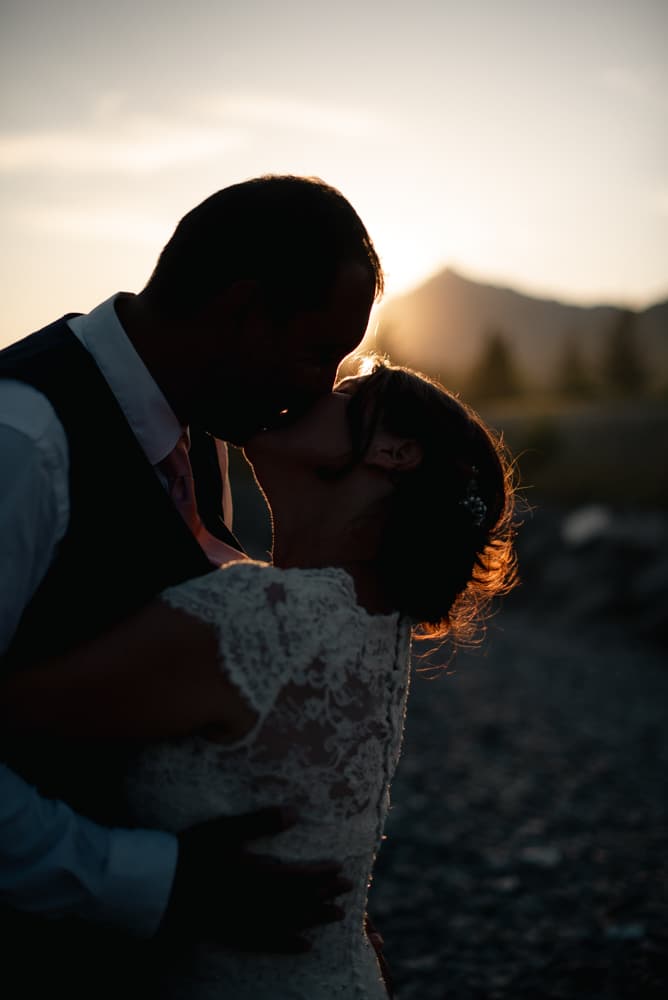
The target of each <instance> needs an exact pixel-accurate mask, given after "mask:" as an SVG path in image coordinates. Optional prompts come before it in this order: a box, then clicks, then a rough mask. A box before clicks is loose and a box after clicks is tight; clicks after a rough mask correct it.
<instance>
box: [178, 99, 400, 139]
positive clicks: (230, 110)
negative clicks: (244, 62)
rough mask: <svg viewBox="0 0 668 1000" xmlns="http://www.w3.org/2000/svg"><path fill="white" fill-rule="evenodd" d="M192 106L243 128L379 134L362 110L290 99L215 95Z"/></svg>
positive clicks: (357, 135) (374, 120) (336, 134)
mask: <svg viewBox="0 0 668 1000" xmlns="http://www.w3.org/2000/svg"><path fill="white" fill-rule="evenodd" d="M192 107H193V110H194V111H197V112H199V113H200V114H203V115H204V116H206V117H212V118H214V119H217V120H222V121H224V122H230V123H231V122H234V123H236V124H239V125H243V126H246V127H252V126H254V125H255V126H257V125H260V126H263V127H267V126H271V127H275V128H283V129H292V130H294V131H301V132H316V133H321V134H326V135H330V136H334V137H337V138H342V139H344V138H345V139H356V138H362V137H365V136H369V135H375V134H378V133H379V132H380V131H382V123H381V121H380V120H379V118H378V117H377V116H376V115H373V114H371V113H370V112H367V111H364V110H362V109H358V108H351V107H342V106H338V105H332V104H320V103H317V102H315V101H304V100H302V99H298V98H291V97H275V96H270V95H263V94H255V95H250V94H229V95H225V94H219V95H211V96H208V97H205V98H203V99H201V100H198V101H196V102H194V103H193V105H192Z"/></svg>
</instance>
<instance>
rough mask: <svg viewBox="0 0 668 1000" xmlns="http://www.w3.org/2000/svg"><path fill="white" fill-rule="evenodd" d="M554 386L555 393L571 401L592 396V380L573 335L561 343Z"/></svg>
mask: <svg viewBox="0 0 668 1000" xmlns="http://www.w3.org/2000/svg"><path fill="white" fill-rule="evenodd" d="M555 384H556V389H557V392H560V393H561V394H562V395H564V396H569V397H571V398H572V399H583V398H585V397H587V396H591V394H592V390H593V384H592V379H591V376H590V375H589V373H588V371H587V368H586V366H585V363H584V361H583V359H582V352H581V351H580V348H579V347H578V345H577V342H576V339H575V337H574V336H573V335H571V336H569V337H567V338H566V339H565V340H564V341H563V344H562V351H561V357H560V359H559V362H558V365H557V373H556V380H555Z"/></svg>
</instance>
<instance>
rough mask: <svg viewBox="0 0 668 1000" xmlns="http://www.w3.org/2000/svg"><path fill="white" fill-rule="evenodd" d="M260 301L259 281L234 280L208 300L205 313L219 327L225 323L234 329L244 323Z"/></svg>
mask: <svg viewBox="0 0 668 1000" xmlns="http://www.w3.org/2000/svg"><path fill="white" fill-rule="evenodd" d="M260 302H261V296H260V286H259V283H258V282H257V281H252V280H250V279H248V280H246V279H245V280H243V281H234V282H233V283H232V284H231V285H228V287H227V288H223V289H222V291H220V292H218V294H217V295H214V296H213V298H212V299H210V300H209V301H208V302H207V304H206V306H205V307H204V310H203V313H204V316H205V317H206V318H208V319H209V320H212V321H213V322H214V324H216V325H218V326H219V327H220V325H224V326H226V327H227V328H228V329H229V330H234V329H239V328H240V327H242V326H243V325H244V323H245V322H246V320H247V318H248V316H249V315H250V313H251V312H252V310H253V309H254V308H256V307H257V306H258V305H260Z"/></svg>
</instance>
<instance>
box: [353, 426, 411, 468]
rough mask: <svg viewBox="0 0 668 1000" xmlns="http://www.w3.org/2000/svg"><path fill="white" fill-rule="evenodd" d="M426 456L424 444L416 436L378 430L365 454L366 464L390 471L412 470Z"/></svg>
mask: <svg viewBox="0 0 668 1000" xmlns="http://www.w3.org/2000/svg"><path fill="white" fill-rule="evenodd" d="M423 457H424V451H423V449H422V445H421V444H420V443H419V442H418V441H416V440H415V439H414V438H407V437H399V436H397V435H396V434H390V433H389V432H387V431H378V432H377V433H376V435H375V437H374V440H373V442H372V444H371V447H370V448H369V450H368V451H367V453H366V455H365V456H364V462H365V464H366V465H370V466H373V467H375V468H376V469H384V470H385V471H386V472H390V473H392V472H393V473H402V472H412V470H413V469H417V467H418V466H419V465H420V463H421V461H422V459H423Z"/></svg>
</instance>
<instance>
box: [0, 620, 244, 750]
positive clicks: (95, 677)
mask: <svg viewBox="0 0 668 1000" xmlns="http://www.w3.org/2000/svg"><path fill="white" fill-rule="evenodd" d="M0 673H1V664H0ZM251 722H252V719H250V718H249V713H248V709H247V708H246V707H245V705H244V704H243V703H242V702H241V701H240V698H239V693H238V691H237V690H236V689H235V688H234V686H233V685H232V684H231V682H229V681H228V680H226V678H225V676H224V674H223V673H222V672H221V671H220V669H219V664H218V650H217V644H216V639H215V634H214V633H213V632H212V631H211V629H210V628H209V627H208V626H206V625H204V624H203V623H201V622H197V621H195V620H194V619H192V618H190V617H189V616H187V615H185V614H183V613H182V612H179V611H175V610H174V609H172V608H169V607H167V606H166V605H165V604H162V603H161V602H160V601H154V602H152V604H150V605H148V606H147V607H146V608H144V609H142V611H140V612H139V613H138V614H137V615H135V616H133V617H132V618H131V619H129V620H128V621H125V622H122V623H120V624H119V625H118V626H116V627H115V628H114V629H113V630H112V631H110V632H108V633H106V634H105V635H103V636H100V637H98V638H95V639H93V640H92V641H90V642H87V643H86V644H84V645H82V646H80V647H77V648H76V649H74V650H72V651H70V652H68V653H66V654H64V655H62V656H59V657H56V658H53V659H51V660H46V661H42V662H40V663H36V664H33V665H31V666H29V667H27V668H24V669H22V670H20V671H18V672H16V673H14V674H12V675H10V676H9V677H7V678H5V679H4V680H3V681H2V683H0V731H3V732H4V733H5V734H7V735H8V736H9V738H10V739H12V738H14V739H18V740H22V739H24V738H26V737H27V738H30V737H32V736H34V735H39V736H40V737H42V738H48V737H52V738H54V739H58V740H65V741H68V742H83V743H101V742H102V743H105V742H110V743H125V744H143V743H150V742H157V741H159V740H164V739H173V738H176V737H179V736H184V735H187V734H189V733H192V732H195V731H197V730H201V729H203V728H205V727H207V726H215V727H216V729H217V735H218V738H219V739H221V742H226V734H227V736H228V737H229V739H230V740H232V739H234V738H238V737H239V735H240V733H242V732H243V731H244V730H246V729H247V728H248V727H249V725H250V723H251Z"/></svg>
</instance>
